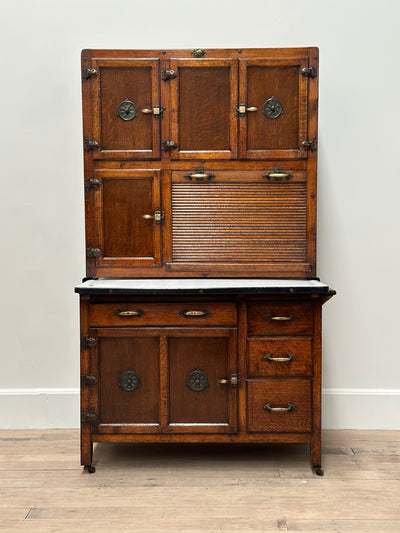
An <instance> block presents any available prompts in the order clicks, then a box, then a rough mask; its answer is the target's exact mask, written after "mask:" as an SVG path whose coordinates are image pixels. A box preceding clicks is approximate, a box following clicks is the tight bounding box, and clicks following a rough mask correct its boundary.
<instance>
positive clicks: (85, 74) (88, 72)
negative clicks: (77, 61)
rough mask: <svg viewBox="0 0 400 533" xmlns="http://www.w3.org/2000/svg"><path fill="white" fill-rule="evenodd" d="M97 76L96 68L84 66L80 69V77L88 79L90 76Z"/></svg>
mask: <svg viewBox="0 0 400 533" xmlns="http://www.w3.org/2000/svg"><path fill="white" fill-rule="evenodd" d="M96 76H97V70H96V69H95V68H91V67H85V68H84V69H82V78H83V79H84V80H88V79H90V78H95V77H96Z"/></svg>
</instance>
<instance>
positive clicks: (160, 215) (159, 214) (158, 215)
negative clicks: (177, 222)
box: [143, 210, 165, 224]
mask: <svg viewBox="0 0 400 533" xmlns="http://www.w3.org/2000/svg"><path fill="white" fill-rule="evenodd" d="M143 218H145V219H146V220H150V219H154V222H155V223H156V224H161V222H162V221H163V220H164V218H165V212H164V211H161V210H157V211H154V215H143Z"/></svg>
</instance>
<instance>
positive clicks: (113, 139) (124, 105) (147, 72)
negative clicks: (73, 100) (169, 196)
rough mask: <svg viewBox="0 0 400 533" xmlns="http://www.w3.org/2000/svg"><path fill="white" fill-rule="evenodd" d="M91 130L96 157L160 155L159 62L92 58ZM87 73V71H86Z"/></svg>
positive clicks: (145, 156) (136, 157) (143, 157)
mask: <svg viewBox="0 0 400 533" xmlns="http://www.w3.org/2000/svg"><path fill="white" fill-rule="evenodd" d="M92 68H93V69H94V72H93V71H92V72H93V74H95V75H94V76H93V78H94V79H93V81H92V84H91V92H92V94H91V104H92V121H93V122H92V132H93V139H89V142H90V141H91V140H92V141H93V140H94V141H95V142H96V143H97V144H98V145H94V146H93V145H92V146H90V145H87V144H86V146H85V149H86V150H87V149H88V148H89V149H90V148H91V149H92V150H93V157H94V158H95V159H158V158H159V157H160V118H161V114H162V109H161V107H160V61H159V60H158V59H148V60H141V59H124V60H122V59H111V60H101V59H99V60H93V63H92ZM84 75H85V71H84Z"/></svg>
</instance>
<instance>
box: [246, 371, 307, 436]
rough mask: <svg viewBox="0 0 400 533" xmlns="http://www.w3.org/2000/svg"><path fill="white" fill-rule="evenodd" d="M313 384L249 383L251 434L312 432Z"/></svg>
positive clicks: (248, 414)
mask: <svg viewBox="0 0 400 533" xmlns="http://www.w3.org/2000/svg"><path fill="white" fill-rule="evenodd" d="M311 411H312V409H311V383H310V382H309V381H269V380H268V381H266V380H262V381H259V380H249V381H248V382H247V430H248V431H252V432H299V433H300V432H302V433H304V432H305V433H308V432H310V431H311Z"/></svg>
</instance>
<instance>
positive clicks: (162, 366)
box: [76, 48, 334, 473]
mask: <svg viewBox="0 0 400 533" xmlns="http://www.w3.org/2000/svg"><path fill="white" fill-rule="evenodd" d="M82 88H83V148H84V163H85V164H84V186H85V210H86V258H87V270H86V279H85V281H84V282H83V283H82V284H81V285H79V286H78V287H77V288H76V291H77V292H78V293H80V298H81V370H82V375H81V383H82V388H81V405H82V414H81V417H82V418H81V420H82V426H81V427H82V464H83V465H85V467H86V469H87V470H88V471H89V472H92V471H94V466H93V462H92V448H93V443H94V442H99V441H103V442H104V441H109V442H110V441H118V442H119V441H121V442H127V441H128V442H149V441H151V442H303V443H310V445H311V460H312V465H313V467H315V470H316V472H317V473H322V469H321V456H320V455H321V450H320V426H321V415H320V394H321V307H322V304H323V303H324V301H326V300H327V299H328V298H330V297H331V296H332V294H333V293H334V292H333V291H331V290H330V289H329V287H328V286H327V285H325V284H323V283H320V282H319V281H318V280H317V279H316V278H315V275H316V245H315V243H316V199H317V190H316V168H317V108H318V49H316V48H292V49H242V50H239V49H228V50H215V49H212V50H211V49H210V50H208V49H204V50H201V49H195V50H84V51H83V52H82Z"/></svg>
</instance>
